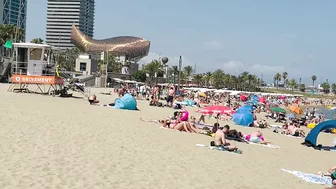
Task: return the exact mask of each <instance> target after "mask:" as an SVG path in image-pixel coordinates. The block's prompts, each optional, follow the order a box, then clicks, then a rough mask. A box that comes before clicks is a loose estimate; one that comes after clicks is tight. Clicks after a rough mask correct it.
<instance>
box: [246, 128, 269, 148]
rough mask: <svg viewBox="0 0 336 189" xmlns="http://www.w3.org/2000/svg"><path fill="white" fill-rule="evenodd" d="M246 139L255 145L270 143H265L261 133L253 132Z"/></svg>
mask: <svg viewBox="0 0 336 189" xmlns="http://www.w3.org/2000/svg"><path fill="white" fill-rule="evenodd" d="M245 139H246V140H247V141H250V142H253V143H257V144H265V145H267V144H268V143H270V142H266V141H265V138H264V136H263V134H262V133H261V132H260V131H255V132H252V133H251V134H249V135H246V136H245Z"/></svg>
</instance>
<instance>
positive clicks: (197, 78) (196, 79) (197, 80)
mask: <svg viewBox="0 0 336 189" xmlns="http://www.w3.org/2000/svg"><path fill="white" fill-rule="evenodd" d="M202 81H203V75H202V74H196V75H194V82H195V83H196V85H197V86H198V87H200V86H201V85H202Z"/></svg>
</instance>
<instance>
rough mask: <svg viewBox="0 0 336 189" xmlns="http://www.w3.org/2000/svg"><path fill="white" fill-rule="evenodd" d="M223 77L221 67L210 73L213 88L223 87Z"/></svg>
mask: <svg viewBox="0 0 336 189" xmlns="http://www.w3.org/2000/svg"><path fill="white" fill-rule="evenodd" d="M224 77H225V74H224V72H223V70H221V69H218V70H216V71H215V72H214V73H212V77H211V81H212V85H213V86H214V88H216V89H220V88H223V87H224Z"/></svg>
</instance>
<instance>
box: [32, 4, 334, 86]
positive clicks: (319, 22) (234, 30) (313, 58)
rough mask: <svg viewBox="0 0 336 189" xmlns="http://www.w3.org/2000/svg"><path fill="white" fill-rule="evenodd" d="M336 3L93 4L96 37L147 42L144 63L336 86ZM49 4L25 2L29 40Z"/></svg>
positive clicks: (41, 33)
mask: <svg viewBox="0 0 336 189" xmlns="http://www.w3.org/2000/svg"><path fill="white" fill-rule="evenodd" d="M335 7H336V1H334V0H324V1H318V0H273V1H270V0H253V1H251V0H234V1H232V0H208V1H206V0H169V1H167V0H96V5H95V27H94V38H96V39H104V38H110V37H115V36H136V37H143V38H146V39H148V40H150V41H151V49H150V53H149V55H148V56H147V57H145V58H143V59H142V60H141V61H140V62H141V63H148V62H150V61H151V60H153V59H158V58H159V56H160V55H161V56H167V57H168V58H169V62H168V65H169V66H173V65H178V59H179V56H182V57H183V66H187V65H191V66H193V67H194V65H195V64H196V73H204V72H207V71H214V70H216V69H222V70H223V71H224V72H225V73H229V74H237V75H239V73H241V72H244V71H247V72H250V73H252V74H256V75H257V76H259V77H262V78H263V79H264V80H265V81H267V82H272V80H273V77H274V75H275V74H276V73H277V72H279V73H282V72H287V73H288V77H289V79H296V80H297V81H299V78H302V81H303V82H304V83H306V84H312V80H311V76H312V75H316V76H317V78H318V79H317V82H318V83H320V82H324V81H326V80H327V79H328V81H329V82H336V75H335V74H334V71H335V70H336V64H335V63H336V56H335V55H336V53H335V52H336V24H335V21H334V19H335V18H336V11H335ZM46 9H47V0H28V15H27V40H31V39H33V38H38V37H40V38H42V39H44V38H45V36H46V33H45V32H46V15H47V13H46V11H47V10H46Z"/></svg>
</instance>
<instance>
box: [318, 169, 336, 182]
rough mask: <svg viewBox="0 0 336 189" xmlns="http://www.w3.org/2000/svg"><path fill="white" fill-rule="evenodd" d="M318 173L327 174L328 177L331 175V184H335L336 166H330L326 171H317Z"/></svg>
mask: <svg viewBox="0 0 336 189" xmlns="http://www.w3.org/2000/svg"><path fill="white" fill-rule="evenodd" d="M318 175H320V176H328V177H331V179H332V184H333V185H334V186H336V166H334V167H331V168H330V169H329V170H328V173H321V172H319V173H318Z"/></svg>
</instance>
